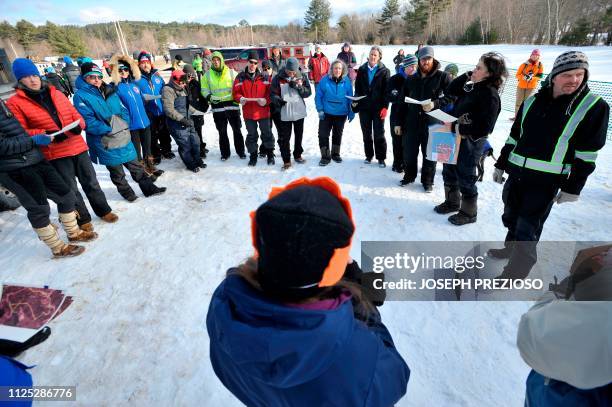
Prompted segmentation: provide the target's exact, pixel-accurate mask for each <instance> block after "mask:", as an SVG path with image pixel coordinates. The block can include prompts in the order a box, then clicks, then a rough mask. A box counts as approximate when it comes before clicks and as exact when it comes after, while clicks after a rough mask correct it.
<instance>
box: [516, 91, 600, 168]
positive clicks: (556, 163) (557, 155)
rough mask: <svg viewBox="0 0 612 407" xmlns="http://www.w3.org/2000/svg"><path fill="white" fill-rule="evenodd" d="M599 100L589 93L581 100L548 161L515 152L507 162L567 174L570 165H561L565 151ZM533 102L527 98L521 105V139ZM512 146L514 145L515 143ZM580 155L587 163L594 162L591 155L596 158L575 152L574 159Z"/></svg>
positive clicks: (588, 153) (589, 154)
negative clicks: (579, 126)
mask: <svg viewBox="0 0 612 407" xmlns="http://www.w3.org/2000/svg"><path fill="white" fill-rule="evenodd" d="M599 99H600V97H599V96H597V95H594V94H592V93H591V92H589V93H587V95H586V96H585V97H584V98H583V99H582V101H581V102H580V104H579V105H578V107H577V108H576V110H575V111H574V113H572V115H571V117H570V118H569V120H568V121H567V123H566V124H565V128H564V129H563V132H562V133H561V136H560V137H559V139H558V140H557V145H556V146H555V150H554V152H553V154H552V158H551V160H550V161H544V160H537V159H535V158H529V157H523V156H522V155H520V154H517V153H515V152H511V153H510V157H509V158H508V161H510V162H511V163H513V164H515V165H518V166H519V167H526V168H529V169H531V170H536V171H542V172H548V173H552V174H564V175H565V174H569V172H570V170H571V168H572V166H571V164H564V163H563V159H564V158H565V156H566V154H567V150H568V149H569V141H570V139H571V138H572V136H573V135H574V132H575V131H576V129H577V128H578V125H579V124H580V123H581V122H582V120H583V119H584V117H585V116H586V114H587V113H588V111H589V110H590V109H591V108H592V107H593V105H594V104H595V103H596V102H597V101H598V100H599ZM534 101H535V96H529V97H528V98H527V99H526V100H525V102H524V103H523V115H522V117H521V138H522V136H523V124H524V122H525V117H526V116H527V112H528V111H529V109H530V108H531V105H532V104H533V102H534ZM508 139H509V140H511V141H515V140H513V139H512V138H511V137H508ZM506 143H508V144H512V142H509V141H506ZM514 144H515V145H516V141H515V143H514ZM581 154H582V156H583V157H585V158H587V160H588V161H590V160H594V158H593V155H594V157H595V158H596V157H597V153H593V152H589V151H585V152H576V157H577V158H580V159H583V158H581V157H580V155H581ZM587 160H585V161H587Z"/></svg>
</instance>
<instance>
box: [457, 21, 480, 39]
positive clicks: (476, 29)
mask: <svg viewBox="0 0 612 407" xmlns="http://www.w3.org/2000/svg"><path fill="white" fill-rule="evenodd" d="M457 43H458V44H460V45H470V44H482V43H483V40H482V34H481V32H480V19H479V18H477V19H476V20H474V21H472V23H471V24H470V25H469V26H468V28H467V29H466V30H465V33H464V34H463V36H462V37H461V38H459V41H457Z"/></svg>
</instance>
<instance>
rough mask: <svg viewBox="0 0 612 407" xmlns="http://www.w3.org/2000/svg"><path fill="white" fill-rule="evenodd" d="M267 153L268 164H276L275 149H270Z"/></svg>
mask: <svg viewBox="0 0 612 407" xmlns="http://www.w3.org/2000/svg"><path fill="white" fill-rule="evenodd" d="M267 155H268V165H274V150H268V152H267ZM264 157H265V155H264Z"/></svg>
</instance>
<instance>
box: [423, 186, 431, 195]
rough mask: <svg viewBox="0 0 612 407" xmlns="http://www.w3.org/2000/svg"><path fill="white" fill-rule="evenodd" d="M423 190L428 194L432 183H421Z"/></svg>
mask: <svg viewBox="0 0 612 407" xmlns="http://www.w3.org/2000/svg"><path fill="white" fill-rule="evenodd" d="M423 191H425V193H426V194H430V193H432V192H433V185H431V184H423Z"/></svg>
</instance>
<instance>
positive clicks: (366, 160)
mask: <svg viewBox="0 0 612 407" xmlns="http://www.w3.org/2000/svg"><path fill="white" fill-rule="evenodd" d="M363 163H364V164H372V159H371V158H366V159H365V160H363Z"/></svg>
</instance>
